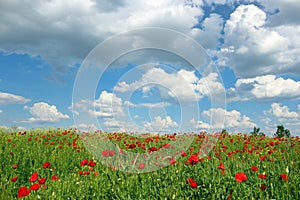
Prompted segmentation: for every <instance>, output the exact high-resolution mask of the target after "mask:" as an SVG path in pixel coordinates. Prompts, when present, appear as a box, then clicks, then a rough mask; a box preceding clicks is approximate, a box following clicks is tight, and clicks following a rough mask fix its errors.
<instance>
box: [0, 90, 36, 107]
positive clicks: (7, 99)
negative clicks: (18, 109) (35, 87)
mask: <svg viewBox="0 0 300 200" xmlns="http://www.w3.org/2000/svg"><path fill="white" fill-rule="evenodd" d="M29 101H30V99H27V98H25V97H22V96H19V95H15V94H10V93H6V92H0V105H5V104H25V103H27V102H29Z"/></svg>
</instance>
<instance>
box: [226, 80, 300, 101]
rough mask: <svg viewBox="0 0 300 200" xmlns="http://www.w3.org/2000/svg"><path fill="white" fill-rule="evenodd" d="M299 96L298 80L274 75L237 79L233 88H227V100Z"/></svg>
mask: <svg viewBox="0 0 300 200" xmlns="http://www.w3.org/2000/svg"><path fill="white" fill-rule="evenodd" d="M299 97H300V82H299V81H294V80H292V79H284V78H281V77H279V78H277V77H276V76H274V75H265V76H257V77H255V78H245V79H238V80H237V81H236V83H235V87H234V88H230V89H228V90H227V98H228V100H229V101H248V100H253V99H258V100H264V101H266V100H274V99H277V100H278V99H297V98H299Z"/></svg>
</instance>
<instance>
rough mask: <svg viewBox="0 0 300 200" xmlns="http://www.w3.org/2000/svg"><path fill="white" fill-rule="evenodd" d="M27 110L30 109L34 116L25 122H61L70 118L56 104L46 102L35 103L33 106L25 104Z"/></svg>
mask: <svg viewBox="0 0 300 200" xmlns="http://www.w3.org/2000/svg"><path fill="white" fill-rule="evenodd" d="M24 109H25V110H29V112H30V114H31V115H32V116H33V117H31V118H29V119H27V120H25V122H30V123H31V122H59V121H60V120H63V119H70V117H69V116H68V115H67V114H63V113H61V112H59V111H58V110H57V108H56V106H55V105H49V104H48V103H45V102H39V103H35V104H33V106H32V107H28V106H24Z"/></svg>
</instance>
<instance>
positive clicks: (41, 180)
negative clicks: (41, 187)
mask: <svg viewBox="0 0 300 200" xmlns="http://www.w3.org/2000/svg"><path fill="white" fill-rule="evenodd" d="M46 180H47V178H40V179H39V180H38V182H39V184H44V183H45V182H46Z"/></svg>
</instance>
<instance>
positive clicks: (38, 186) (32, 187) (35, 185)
mask: <svg viewBox="0 0 300 200" xmlns="http://www.w3.org/2000/svg"><path fill="white" fill-rule="evenodd" d="M40 186H41V185H40V184H38V183H35V184H33V185H32V186H31V187H30V190H38V189H39V188H40Z"/></svg>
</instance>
